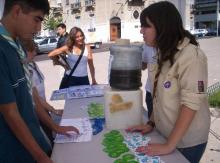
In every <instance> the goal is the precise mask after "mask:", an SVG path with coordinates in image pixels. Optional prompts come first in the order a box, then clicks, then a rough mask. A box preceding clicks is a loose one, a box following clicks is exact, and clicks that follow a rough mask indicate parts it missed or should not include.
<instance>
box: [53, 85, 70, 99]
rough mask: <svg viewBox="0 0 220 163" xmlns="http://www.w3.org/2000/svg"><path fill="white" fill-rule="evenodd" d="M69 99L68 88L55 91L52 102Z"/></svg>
mask: <svg viewBox="0 0 220 163" xmlns="http://www.w3.org/2000/svg"><path fill="white" fill-rule="evenodd" d="M66 97H67V88H65V89H59V90H55V91H53V93H52V95H51V98H50V100H51V101H52V100H65V99H66Z"/></svg>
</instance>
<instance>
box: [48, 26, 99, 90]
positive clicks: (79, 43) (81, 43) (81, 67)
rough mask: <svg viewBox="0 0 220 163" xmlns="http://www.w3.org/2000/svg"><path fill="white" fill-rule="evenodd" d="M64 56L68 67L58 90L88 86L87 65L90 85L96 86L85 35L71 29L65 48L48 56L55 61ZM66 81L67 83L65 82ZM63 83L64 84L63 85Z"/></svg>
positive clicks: (76, 29)
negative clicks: (76, 64) (90, 80)
mask: <svg viewBox="0 0 220 163" xmlns="http://www.w3.org/2000/svg"><path fill="white" fill-rule="evenodd" d="M82 52H83V54H82V58H81V60H80V62H79V64H78V66H77V67H76V69H75V71H74V72H73V74H72V75H71V76H70V77H68V76H69V74H70V72H71V69H73V67H74V65H75V63H76V62H77V60H78V58H79V56H80V55H81V53H82ZM62 54H66V55H67V58H66V60H67V63H68V65H69V66H70V69H69V70H67V69H66V70H65V74H64V77H63V79H62V81H61V85H60V89H61V88H67V87H70V86H77V85H89V84H90V83H89V78H88V72H87V63H88V66H89V69H90V74H91V79H92V84H97V83H96V79H95V68H94V64H93V56H92V52H91V49H90V47H89V46H88V45H85V35H84V33H83V31H82V30H81V29H80V28H78V27H73V28H72V29H71V30H70V33H69V36H68V38H67V42H66V45H65V46H62V47H61V48H59V49H55V50H53V51H52V52H50V53H49V54H48V56H49V57H50V58H51V59H55V58H56V56H58V55H62ZM67 80H68V81H67ZM63 83H65V84H63Z"/></svg>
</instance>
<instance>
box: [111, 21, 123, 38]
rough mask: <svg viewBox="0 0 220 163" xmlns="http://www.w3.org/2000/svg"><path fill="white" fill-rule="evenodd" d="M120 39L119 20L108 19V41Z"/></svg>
mask: <svg viewBox="0 0 220 163" xmlns="http://www.w3.org/2000/svg"><path fill="white" fill-rule="evenodd" d="M119 38H121V19H120V18H119V17H113V18H111V19H110V41H115V40H116V39H119Z"/></svg>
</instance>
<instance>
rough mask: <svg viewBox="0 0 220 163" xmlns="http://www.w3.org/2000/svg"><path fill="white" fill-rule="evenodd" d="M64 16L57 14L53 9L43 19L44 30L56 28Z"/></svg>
mask: <svg viewBox="0 0 220 163" xmlns="http://www.w3.org/2000/svg"><path fill="white" fill-rule="evenodd" d="M62 21H63V18H62V16H60V15H59V16H55V14H54V12H53V10H52V11H51V12H50V14H49V15H48V16H46V17H45V19H44V21H43V28H44V30H50V31H51V30H55V29H56V27H57V25H58V24H60V23H62Z"/></svg>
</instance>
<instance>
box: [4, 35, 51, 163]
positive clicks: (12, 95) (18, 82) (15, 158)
mask: <svg viewBox="0 0 220 163" xmlns="http://www.w3.org/2000/svg"><path fill="white" fill-rule="evenodd" d="M13 102H15V103H16V104H17V107H18V111H19V113H20V115H21V117H22V119H23V120H24V121H25V123H26V125H27V126H28V128H29V130H30V131H31V133H32V135H33V137H34V138H35V140H36V141H37V143H38V144H39V145H40V146H41V148H42V149H43V150H44V151H45V152H46V153H48V152H49V151H50V150H51V149H50V146H49V144H48V143H47V142H46V140H45V138H44V136H43V134H42V132H41V131H40V125H39V122H38V119H37V117H36V115H35V111H34V107H33V104H32V98H31V95H30V94H29V92H28V87H27V81H26V78H25V75H24V71H23V68H22V65H21V62H20V60H19V56H18V53H17V51H16V50H15V48H13V47H12V46H11V45H10V44H9V43H8V42H7V41H6V40H5V39H4V38H3V37H1V35H0V105H2V104H9V103H13ZM0 162H1V163H2V162H7V163H14V162H19V163H23V162H24V163H27V162H28V163H32V162H34V159H33V158H32V156H31V155H30V153H29V152H28V151H27V150H26V149H25V148H24V146H23V145H22V144H21V143H20V142H19V140H18V139H17V138H16V137H15V135H14V134H13V133H12V131H11V130H10V128H9V127H8V125H7V123H6V121H5V120H4V118H3V116H2V114H1V113H0Z"/></svg>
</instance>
